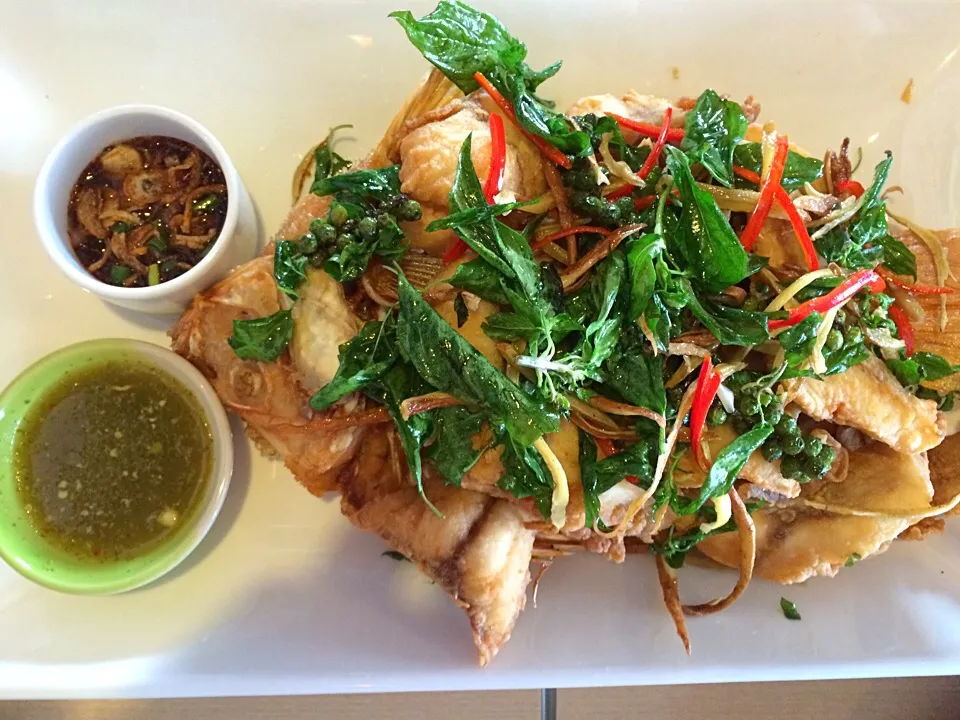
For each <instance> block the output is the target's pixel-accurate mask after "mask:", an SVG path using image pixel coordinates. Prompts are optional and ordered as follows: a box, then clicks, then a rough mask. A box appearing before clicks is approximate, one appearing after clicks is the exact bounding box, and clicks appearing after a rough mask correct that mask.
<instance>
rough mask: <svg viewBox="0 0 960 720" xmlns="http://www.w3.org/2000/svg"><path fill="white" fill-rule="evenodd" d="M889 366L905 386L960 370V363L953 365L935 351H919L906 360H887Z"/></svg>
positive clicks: (939, 377)
mask: <svg viewBox="0 0 960 720" xmlns="http://www.w3.org/2000/svg"><path fill="white" fill-rule="evenodd" d="M887 367H889V368H890V370H891V371H892V372H893V374H894V375H896V376H897V380H899V381H900V384H901V385H903V386H904V387H912V386H916V385H919V384H920V383H921V382H923V381H924V380H931V381H932V380H940V379H941V378H945V377H947V376H948V375H953V374H954V373H956V372H960V365H951V364H950V363H949V362H947V360H945V359H944V358H942V357H940V356H939V355H935V354H934V353H929V352H923V351H918V352H915V353H914V354H913V356H912V357H909V358H907V359H905V360H903V359H898V358H894V359H891V360H887Z"/></svg>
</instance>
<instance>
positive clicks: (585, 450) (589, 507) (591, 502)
mask: <svg viewBox="0 0 960 720" xmlns="http://www.w3.org/2000/svg"><path fill="white" fill-rule="evenodd" d="M577 432H578V437H579V453H578V461H579V465H580V486H581V487H582V488H583V510H584V520H583V525H584V527H588V528H592V527H593V526H594V524H595V523H596V521H597V519H598V518H599V517H600V491H599V490H597V443H596V442H595V441H594V439H593V438H592V437H591V436H590V434H589V433H585V432H584V431H583V430H578V431H577Z"/></svg>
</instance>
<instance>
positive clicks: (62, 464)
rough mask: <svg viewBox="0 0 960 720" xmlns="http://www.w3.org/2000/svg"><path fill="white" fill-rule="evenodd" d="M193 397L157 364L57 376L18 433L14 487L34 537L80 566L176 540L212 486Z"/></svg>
mask: <svg viewBox="0 0 960 720" xmlns="http://www.w3.org/2000/svg"><path fill="white" fill-rule="evenodd" d="M212 445H213V440H212V435H211V429H210V427H209V425H208V423H207V420H206V417H205V415H204V413H203V410H202V408H201V407H200V404H199V403H198V401H197V400H196V399H195V398H194V397H193V395H192V394H191V392H190V391H189V390H188V389H187V388H186V387H184V386H183V385H181V384H180V382H179V381H177V380H176V379H174V378H173V377H171V376H170V375H168V374H167V373H165V372H163V371H161V370H159V369H158V368H156V367H154V366H153V365H151V364H149V363H147V362H143V361H139V360H136V359H131V358H110V359H105V360H104V361H102V362H100V363H98V364H95V365H92V366H90V367H86V368H83V369H78V370H74V371H72V372H68V373H67V374H65V375H63V376H62V377H61V378H60V379H59V380H58V381H57V382H56V383H55V384H53V385H52V386H50V387H49V388H48V389H47V391H46V392H45V393H44V394H43V395H42V396H41V397H39V398H38V399H37V400H36V401H35V402H34V403H32V407H30V408H29V409H28V411H27V412H26V414H25V415H24V417H23V420H22V422H21V423H20V426H19V427H18V429H17V432H16V436H15V439H14V447H13V464H14V472H15V473H16V481H17V491H18V492H19V494H20V499H21V502H22V504H23V507H24V509H25V510H26V514H27V517H28V518H30V520H31V522H32V523H33V525H34V527H35V529H36V531H37V532H39V533H40V534H41V535H42V536H43V537H44V538H45V539H46V540H47V541H48V542H50V543H51V544H54V545H56V546H58V547H60V548H61V549H62V550H64V551H66V552H68V553H69V554H71V555H73V556H75V557H76V558H77V559H80V560H89V561H91V562H109V561H111V560H123V559H128V558H131V557H136V556H139V555H141V554H143V553H146V552H148V551H150V550H152V549H153V548H155V547H157V546H158V545H160V544H162V543H163V542H164V541H165V540H166V539H168V538H171V537H172V536H173V535H175V534H176V532H177V530H178V528H180V527H181V526H182V525H183V524H185V522H186V521H187V520H188V519H189V517H190V516H191V515H192V514H193V513H194V511H195V510H196V506H197V505H198V503H199V502H200V499H201V498H202V496H203V491H204V487H205V484H206V483H207V482H209V480H210V473H211V468H212V454H213V453H212Z"/></svg>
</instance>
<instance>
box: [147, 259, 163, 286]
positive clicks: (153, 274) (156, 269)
mask: <svg viewBox="0 0 960 720" xmlns="http://www.w3.org/2000/svg"><path fill="white" fill-rule="evenodd" d="M147 284H148V285H159V284H160V266H159V265H157V263H154V264H153V265H151V266H150V269H149V270H147Z"/></svg>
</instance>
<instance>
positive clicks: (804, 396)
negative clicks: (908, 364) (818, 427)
mask: <svg viewBox="0 0 960 720" xmlns="http://www.w3.org/2000/svg"><path fill="white" fill-rule="evenodd" d="M784 386H785V387H786V388H787V392H788V393H789V394H790V395H791V396H792V397H793V402H795V403H796V404H797V405H799V406H800V408H801V409H802V410H803V412H805V413H806V414H807V415H809V416H810V417H812V418H814V419H815V420H830V421H832V422H835V423H837V424H838V425H847V426H849V427H854V428H857V429H858V430H861V431H862V432H864V433H865V434H867V435H869V436H870V437H872V438H874V439H876V440H879V441H881V442H883V443H886V444H887V445H889V446H890V447H892V448H894V449H895V450H897V451H899V452H902V453H919V452H924V451H925V450H929V449H930V448H932V447H936V446H937V445H939V444H940V441H941V440H943V430H942V429H941V427H940V425H939V423H938V416H937V404H936V403H935V402H934V401H932V400H921V399H920V398H918V397H916V396H915V395H913V394H912V393H910V392H907V391H906V390H905V389H904V388H903V387H902V386H901V385H900V383H899V382H897V379H896V378H895V377H894V376H893V373H891V372H890V370H889V369H888V368H887V366H886V364H884V362H883V360H880V359H879V358H877V357H874V356H873V355H871V356H870V357H869V358H867V359H866V360H865V361H863V362H862V363H860V364H859V365H855V366H854V367H852V368H850V369H849V370H847V371H846V372H844V373H840V374H838V375H831V376H829V377H826V378H824V379H822V380H819V379H817V378H803V379H799V380H788V381H786V382H785V383H784Z"/></svg>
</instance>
